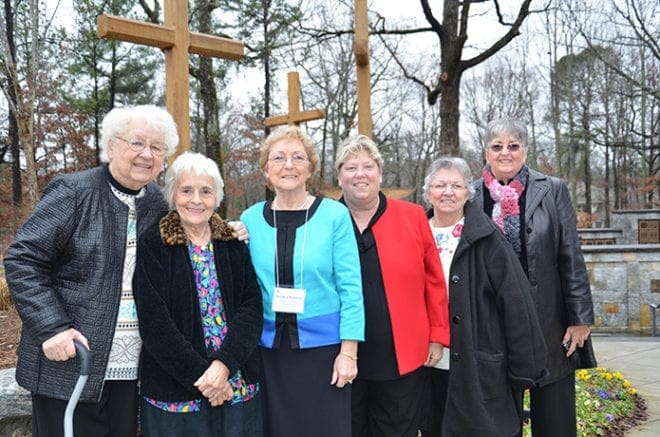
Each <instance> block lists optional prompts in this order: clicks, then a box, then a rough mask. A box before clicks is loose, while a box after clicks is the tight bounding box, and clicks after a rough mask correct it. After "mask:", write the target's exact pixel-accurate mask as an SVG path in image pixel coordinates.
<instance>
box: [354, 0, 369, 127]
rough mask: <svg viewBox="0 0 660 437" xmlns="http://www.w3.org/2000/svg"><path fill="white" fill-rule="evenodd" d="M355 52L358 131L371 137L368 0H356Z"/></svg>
mask: <svg viewBox="0 0 660 437" xmlns="http://www.w3.org/2000/svg"><path fill="white" fill-rule="evenodd" d="M353 53H355V63H356V64H357V101H358V132H359V133H361V134H363V135H366V136H368V137H369V138H371V135H372V131H371V129H372V127H371V68H370V66H369V19H368V16H367V0H355V39H354V41H353Z"/></svg>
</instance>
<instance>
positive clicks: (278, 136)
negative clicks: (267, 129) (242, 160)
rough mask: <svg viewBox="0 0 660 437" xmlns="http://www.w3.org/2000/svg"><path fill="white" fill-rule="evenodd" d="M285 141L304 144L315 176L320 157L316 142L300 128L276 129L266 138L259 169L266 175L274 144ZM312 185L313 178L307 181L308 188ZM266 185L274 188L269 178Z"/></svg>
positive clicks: (284, 127)
mask: <svg viewBox="0 0 660 437" xmlns="http://www.w3.org/2000/svg"><path fill="white" fill-rule="evenodd" d="M283 139H292V140H298V141H300V144H302V146H303V148H304V149H305V154H307V159H309V173H310V174H311V175H313V174H314V173H315V172H316V169H317V168H318V165H319V155H318V153H316V147H315V145H314V140H312V138H311V137H310V136H309V135H307V134H306V133H305V132H303V131H302V129H300V127H298V126H289V125H287V126H281V127H278V128H277V129H275V130H274V131H272V132H271V133H270V135H268V136H267V137H266V139H265V140H264V143H263V145H262V146H261V150H260V152H259V167H261V170H262V171H263V172H264V173H265V172H266V167H267V166H268V155H270V149H271V147H272V146H273V144H275V143H277V142H278V141H280V140H283ZM311 183H312V178H311V177H310V178H309V179H308V180H307V187H308V188H309V186H310V185H311ZM266 184H267V185H268V188H271V189H272V188H273V187H271V184H270V181H268V178H266Z"/></svg>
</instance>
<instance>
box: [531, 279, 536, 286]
mask: <svg viewBox="0 0 660 437" xmlns="http://www.w3.org/2000/svg"><path fill="white" fill-rule="evenodd" d="M529 283H530V284H531V286H532V287H536V279H532V280H531V281H529Z"/></svg>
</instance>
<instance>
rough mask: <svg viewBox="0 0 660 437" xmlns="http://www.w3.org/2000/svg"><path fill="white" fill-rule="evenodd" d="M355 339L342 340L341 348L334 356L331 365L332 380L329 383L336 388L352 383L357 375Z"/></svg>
mask: <svg viewBox="0 0 660 437" xmlns="http://www.w3.org/2000/svg"><path fill="white" fill-rule="evenodd" d="M357 372H358V369H357V341H356V340H343V341H342V342H341V350H340V351H339V354H337V357H336V358H335V363H334V365H333V366H332V380H331V381H330V384H332V385H336V386H337V388H343V387H344V386H345V385H346V384H352V383H353V380H354V379H355V377H356V376H357Z"/></svg>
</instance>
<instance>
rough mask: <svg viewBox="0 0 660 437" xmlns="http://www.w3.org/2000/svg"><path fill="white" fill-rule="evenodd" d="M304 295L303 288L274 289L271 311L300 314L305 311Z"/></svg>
mask: <svg viewBox="0 0 660 437" xmlns="http://www.w3.org/2000/svg"><path fill="white" fill-rule="evenodd" d="M305 293H306V291H305V289H304V288H282V287H275V294H274V295H273V311H275V312H278V313H296V314H302V313H303V311H305Z"/></svg>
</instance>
